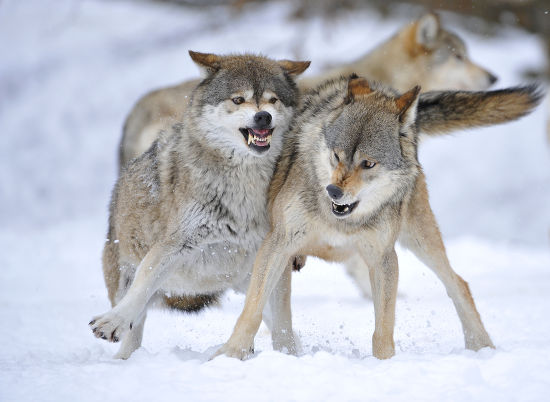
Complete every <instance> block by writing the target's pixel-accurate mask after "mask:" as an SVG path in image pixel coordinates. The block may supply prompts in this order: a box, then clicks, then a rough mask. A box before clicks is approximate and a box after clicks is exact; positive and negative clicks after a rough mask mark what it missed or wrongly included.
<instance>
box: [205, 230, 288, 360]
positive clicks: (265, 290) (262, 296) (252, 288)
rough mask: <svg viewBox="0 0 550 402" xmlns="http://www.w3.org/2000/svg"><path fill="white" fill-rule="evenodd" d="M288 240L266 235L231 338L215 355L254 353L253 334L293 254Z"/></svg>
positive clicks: (271, 234)
mask: <svg viewBox="0 0 550 402" xmlns="http://www.w3.org/2000/svg"><path fill="white" fill-rule="evenodd" d="M287 243H288V241H287V239H285V236H284V234H282V233H281V232H279V233H274V232H271V233H269V234H268V235H267V237H266V238H265V240H264V242H263V243H262V246H261V247H260V250H259V251H258V254H257V255H256V261H255V262H254V269H253V271H252V278H251V280H250V285H249V287H248V291H247V293H246V299H245V305H244V309H243V312H242V313H241V315H240V316H239V319H238V320H237V324H236V325H235V328H234V329H233V333H232V335H231V337H230V338H229V340H228V341H227V343H226V344H225V345H223V346H222V347H221V348H220V349H219V350H218V351H217V352H216V354H215V355H214V357H215V356H218V355H222V354H225V355H227V356H229V357H236V358H239V359H241V360H243V359H246V358H247V357H249V356H250V355H251V354H253V353H254V336H255V335H256V333H257V332H258V328H259V326H260V323H261V321H262V311H263V310H264V307H265V305H266V303H267V301H268V299H269V297H270V296H271V293H272V292H273V290H274V289H275V287H276V285H277V283H278V281H279V278H280V277H281V275H282V274H283V272H284V271H285V269H287V268H288V261H289V260H290V258H291V257H293V256H294V253H293V251H292V250H291V249H290V248H289V247H288V244H287ZM285 246H286V247H285ZM284 282H286V281H283V283H284ZM288 289H289V290H290V288H288ZM274 321H275V320H274ZM290 324H291V323H290ZM273 325H274V327H277V326H278V325H280V324H276V323H275V322H274V324H273ZM281 329H282V328H281Z"/></svg>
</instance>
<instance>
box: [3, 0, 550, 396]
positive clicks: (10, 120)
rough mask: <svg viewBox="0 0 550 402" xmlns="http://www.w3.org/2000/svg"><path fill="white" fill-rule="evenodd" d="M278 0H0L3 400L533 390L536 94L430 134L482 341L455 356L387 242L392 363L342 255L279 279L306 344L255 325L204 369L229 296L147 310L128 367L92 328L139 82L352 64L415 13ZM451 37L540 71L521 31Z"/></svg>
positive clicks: (440, 295)
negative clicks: (121, 151)
mask: <svg viewBox="0 0 550 402" xmlns="http://www.w3.org/2000/svg"><path fill="white" fill-rule="evenodd" d="M291 10H292V7H291V6H290V5H289V3H268V4H261V5H253V6H250V7H245V8H244V9H243V11H242V12H237V11H235V10H234V9H229V8H224V7H219V8H216V9H214V10H209V11H205V10H203V9H201V8H179V7H175V6H172V5H167V4H160V3H159V4H151V3H146V2H137V1H128V2H125V1H117V2H108V1H76V0H57V1H51V0H50V1H39V0H28V1H25V2H21V1H17V0H5V1H2V2H1V3H0V60H1V63H0V132H1V134H0V183H1V186H0V203H1V204H0V205H1V208H0V221H1V222H2V224H1V225H0V244H1V249H2V253H1V254H0V264H1V266H2V270H0V322H1V325H0V401H75V400H78V401H97V400H103V401H121V400H128V399H132V400H136V401H142V400H143V401H145V400H148V401H151V400H154V401H156V400H168V399H170V400H174V399H175V398H177V399H179V400H188V401H192V400H254V401H263V400H270V401H271V400H272V401H280V400H311V401H318V400H373V401H380V400H384V401H398V400H401V401H403V400H406V401H416V400H418V401H442V400H445V401H477V400H479V401H482V400H483V401H495V400H499V401H539V400H547V398H548V395H549V393H550V319H549V318H548V311H550V251H549V249H548V244H549V229H550V208H549V206H550V159H549V151H550V148H549V146H548V143H547V142H546V140H545V138H546V137H545V132H544V127H545V122H546V118H547V115H546V113H547V111H548V105H543V106H541V107H539V108H538V109H537V110H536V111H535V112H534V113H532V114H531V115H529V116H527V117H525V118H524V119H522V120H520V121H518V122H514V123H510V124H507V125H503V126H498V127H493V128H488V129H483V130H474V131H470V132H464V133H457V134H456V135H454V136H452V137H441V138H437V139H428V140H426V141H424V142H423V143H422V144H421V150H420V160H421V162H422V163H423V166H424V168H425V171H426V175H427V180H428V185H429V190H430V195H431V202H432V206H433V208H434V211H435V213H436V216H437V218H438V221H439V223H440V226H441V230H442V232H443V234H444V238H445V241H446V245H447V248H448V253H449V258H450V260H451V263H452V265H453V267H454V268H455V270H456V271H457V272H459V273H460V274H461V275H462V276H463V277H464V278H465V279H466V280H467V281H468V282H469V283H470V287H471V290H472V292H473V295H474V298H475V300H476V303H477V306H478V309H479V311H480V314H481V317H482V319H483V321H484V323H485V325H486V327H487V330H488V332H489V333H490V334H491V336H492V339H493V341H494V343H495V345H496V349H495V350H488V349H484V350H481V351H480V352H478V353H475V352H472V351H468V350H465V349H464V343H463V336H462V331H461V329H460V324H459V321H458V318H457V315H456V313H455V311H454V308H453V306H452V303H451V301H450V299H448V298H447V296H446V294H445V291H444V289H443V286H442V285H441V283H440V282H439V281H438V280H437V279H436V277H435V276H434V275H433V274H432V273H431V272H430V271H429V270H428V269H427V268H426V267H425V266H423V265H422V264H421V263H420V262H419V261H418V260H416V258H415V257H414V256H413V255H412V254H410V253H409V252H408V251H405V250H401V249H400V250H399V258H400V268H401V271H400V288H399V289H400V296H399V298H398V302H397V323H396V329H395V341H396V356H395V357H394V358H392V359H391V360H388V361H380V360H377V359H375V358H374V357H373V356H372V350H371V335H372V331H373V328H374V312H373V306H372V302H371V301H369V300H366V299H364V298H362V297H361V296H360V292H359V291H358V289H357V288H356V286H355V285H354V284H353V282H352V281H351V280H350V279H349V278H348V277H347V276H346V274H345V273H344V272H343V270H342V269H341V267H340V266H338V265H336V264H327V263H325V262H323V261H320V260H315V259H310V260H309V261H308V263H307V265H306V267H305V268H304V269H303V270H302V272H300V273H298V274H295V275H294V277H293V296H292V303H293V317H294V327H295V331H296V332H297V333H298V335H299V338H300V341H301V344H302V352H301V354H300V356H298V357H294V356H288V355H285V354H282V353H278V352H274V351H273V350H272V348H271V343H270V335H269V333H268V331H267V329H266V328H265V327H264V326H263V325H262V327H261V328H260V331H259V333H258V335H257V337H256V351H257V353H256V355H255V356H254V357H253V358H252V359H250V360H248V361H244V362H241V361H238V360H234V359H229V358H226V357H220V358H216V359H215V360H212V361H209V358H210V356H211V355H212V353H213V352H214V351H215V350H216V348H217V347H219V346H220V345H221V344H222V343H223V342H224V341H225V340H227V338H228V337H229V335H230V333H231V330H232V328H233V325H234V323H235V321H236V318H237V316H238V314H239V313H240V309H241V308H242V305H243V301H244V296H243V295H237V294H234V293H232V292H228V293H227V294H226V295H225V296H224V299H223V303H222V306H221V307H219V308H211V309H209V310H208V311H206V312H204V313H202V314H197V315H180V314H173V313H169V312H166V311H152V312H151V313H150V314H149V316H148V319H147V323H146V327H145V328H146V329H145V336H144V342H143V347H142V348H141V349H139V350H138V351H136V352H135V353H134V355H133V356H132V357H131V358H130V359H129V360H127V361H119V360H114V359H112V356H113V354H114V353H115V352H116V350H117V347H118V345H113V344H108V343H106V342H105V341H102V340H98V339H96V338H95V337H94V336H93V335H92V333H91V331H90V330H89V328H88V325H87V324H88V321H89V320H90V319H91V317H92V316H94V315H97V314H99V313H102V312H105V311H107V310H108V308H109V302H108V300H107V295H106V290H105V287H104V284H103V278H102V271H101V261H100V255H101V250H102V246H103V242H104V240H105V233H106V227H107V203H108V201H109V195H110V191H111V188H112V185H113V184H114V182H115V180H116V171H117V167H116V152H117V144H118V141H119V138H120V133H121V127H122V123H123V120H124V118H125V116H126V114H127V113H128V111H129V110H130V108H131V106H132V105H133V103H134V102H135V101H136V100H137V98H138V97H139V96H140V95H142V94H143V93H145V92H147V91H148V90H150V89H153V88H157V87H160V86H164V85H170V84H174V83H177V82H180V81H182V80H184V79H187V78H191V77H195V76H196V75H197V74H198V71H197V68H196V67H195V66H194V65H193V64H192V62H191V60H190V59H189V57H188V55H187V50H188V49H192V50H197V51H209V52H220V53H228V52H244V51H249V52H250V51H252V52H261V53H263V54H267V55H269V56H272V57H274V58H296V59H310V60H312V61H313V64H312V67H311V72H310V73H312V74H313V73H315V72H318V71H320V70H321V69H322V68H323V67H324V66H327V65H330V64H334V63H335V62H337V61H345V60H352V59H354V58H356V57H358V56H360V55H362V54H363V53H364V52H366V51H367V50H368V49H370V48H372V47H373V46H375V45H376V44H377V43H379V42H380V41H382V40H384V39H385V38H387V37H388V36H389V35H391V34H392V33H393V32H395V31H396V30H398V29H399V28H400V27H401V26H402V25H403V24H405V23H406V22H407V21H408V19H409V18H412V17H413V16H419V15H420V13H421V10H419V9H407V10H404V11H403V12H401V13H396V15H395V16H394V17H392V18H391V19H383V18H382V17H381V16H379V15H377V14H376V12H374V11H356V12H353V13H349V14H347V15H345V14H344V15H342V16H340V17H338V18H336V19H334V20H330V21H325V20H323V19H321V18H318V17H315V18H312V19H308V20H295V19H292V18H289V17H288V16H289V14H290V13H291ZM443 21H444V22H445V23H446V25H447V26H450V27H451V28H452V29H453V30H454V31H456V32H458V33H459V34H460V35H461V36H462V37H463V38H464V39H465V40H466V43H467V45H468V47H469V49H470V52H471V55H472V58H473V59H474V60H476V61H478V62H479V63H480V64H482V65H483V66H484V67H486V68H488V69H489V70H491V71H492V72H494V73H495V74H496V75H498V76H499V78H500V80H499V82H498V83H497V87H505V86H509V85H517V84H520V83H523V82H525V81H524V80H523V79H522V76H521V72H522V71H523V70H524V69H527V68H540V67H542V66H544V58H543V52H542V49H543V47H542V43H541V41H540V40H538V39H537V37H536V36H533V35H529V34H527V33H525V32H522V31H519V30H515V29H511V28H508V29H503V30H500V31H499V32H498V34H497V35H496V36H494V37H481V36H477V35H475V34H473V33H469V32H467V31H464V30H462V29H460V28H459V26H458V25H457V24H456V22H457V21H456V17H454V16H452V15H447V14H444V16H443Z"/></svg>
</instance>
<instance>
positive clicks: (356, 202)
mask: <svg viewBox="0 0 550 402" xmlns="http://www.w3.org/2000/svg"><path fill="white" fill-rule="evenodd" d="M419 90H420V88H419V87H414V88H413V89H411V90H409V91H407V92H405V93H404V94H402V95H399V94H398V93H396V92H394V91H392V90H389V89H386V88H384V87H382V86H380V85H377V84H374V83H369V82H368V81H367V80H365V79H363V78H357V77H356V76H351V77H350V78H342V79H339V80H334V81H329V82H328V83H325V84H323V85H321V86H320V87H319V88H318V89H317V90H316V91H314V92H313V93H310V94H309V95H307V96H305V98H304V99H303V107H302V109H301V110H300V112H299V114H298V117H297V120H296V122H295V124H294V125H293V127H294V128H293V130H292V131H290V132H289V133H288V137H287V141H286V143H285V144H286V145H285V148H284V150H283V155H282V156H281V160H280V161H279V163H278V164H277V169H276V172H275V174H274V176H273V181H272V183H271V186H270V190H269V191H270V194H269V214H270V218H271V230H270V231H269V233H268V235H267V236H266V238H265V240H264V242H263V243H262V245H261V247H260V249H259V251H258V254H257V256H256V261H255V263H254V268H253V272H252V278H251V280H250V285H249V288H248V291H247V295H246V300H245V306H244V309H243V311H242V313H241V315H240V317H239V319H238V321H237V323H236V325H235V329H234V331H233V334H232V335H231V337H230V338H229V340H228V342H227V343H226V344H225V345H224V346H223V347H222V348H221V349H220V350H219V351H218V352H217V354H216V355H219V354H225V355H228V356H232V357H238V358H241V359H243V358H246V357H248V356H249V355H250V354H251V353H253V350H254V336H255V334H256V332H257V330H258V326H259V324H260V321H261V318H262V310H263V306H264V304H265V302H266V301H267V299H268V297H269V296H270V295H271V292H272V289H274V288H275V286H276V284H277V283H278V281H280V280H281V278H285V279H284V280H285V281H289V280H290V279H289V278H287V276H288V275H289V273H288V263H287V262H288V260H289V259H290V258H292V257H293V256H294V255H313V256H317V257H320V258H323V259H325V260H330V261H346V260H347V259H348V258H349V257H350V256H351V255H357V256H358V257H359V258H360V259H361V260H362V261H363V269H364V270H365V271H366V272H368V274H369V276H370V282H371V286H372V294H373V302H374V308H375V329H374V334H373V337H372V350H373V354H374V356H375V357H377V358H379V359H386V358H390V357H391V356H393V355H394V353H395V347H394V341H393V329H394V320H395V300H396V294H397V278H398V261H397V255H396V253H395V243H396V242H397V241H399V242H400V243H401V244H402V245H403V246H405V247H407V248H409V249H410V250H411V251H412V252H413V253H415V255H416V256H417V257H418V258H419V259H420V260H421V261H422V262H424V263H425V264H426V265H427V266H428V267H429V268H430V269H431V270H433V271H434V272H435V274H436V275H437V277H438V278H439V279H440V280H441V281H442V282H443V284H444V286H445V289H446V291H447V294H448V295H449V297H450V298H451V300H452V301H453V303H454V306H455V308H456V311H457V313H458V317H459V318H460V321H461V324H462V329H463V332H464V341H465V344H466V347H467V348H468V349H472V350H478V349H480V348H483V347H493V342H492V341H491V339H490V337H489V335H488V333H487V331H486V330H485V328H484V326H483V323H482V321H481V318H480V315H479V313H478V311H477V308H476V306H475V303H474V299H473V297H472V295H471V293H470V290H469V287H468V284H467V283H466V282H465V281H464V280H463V279H462V278H461V277H460V276H459V275H458V274H457V273H456V272H455V271H454V270H453V269H452V268H451V265H450V263H449V260H448V258H447V255H446V252H445V247H444V244H443V241H442V239H441V235H440V232H439V229H438V226H437V222H436V220H435V217H434V215H433V213H432V210H431V208H430V204H429V201H428V192H427V188H426V182H425V178H424V174H423V172H422V167H421V166H420V163H419V161H418V157H417V142H418V132H419V131H423V132H428V133H433V132H449V131H452V130H455V129H465V128H469V127H475V126H482V125H489V124H496V123H502V122H506V121H509V120H513V119H516V118H518V117H520V116H522V115H524V114H526V113H528V112H529V111H530V110H531V109H532V108H533V107H534V106H535V105H536V104H537V103H538V102H539V100H540V98H541V94H540V93H539V92H538V91H537V89H536V88H535V87H524V88H515V89H505V90H500V91H492V92H461V91H455V92H452V91H440V92H428V93H425V94H422V95H420V96H419ZM285 290H286V292H288V293H290V287H289V288H287V289H285ZM279 291H280V289H279ZM289 297H290V296H286V297H285V298H289ZM289 333H290V334H292V331H290V332H289Z"/></svg>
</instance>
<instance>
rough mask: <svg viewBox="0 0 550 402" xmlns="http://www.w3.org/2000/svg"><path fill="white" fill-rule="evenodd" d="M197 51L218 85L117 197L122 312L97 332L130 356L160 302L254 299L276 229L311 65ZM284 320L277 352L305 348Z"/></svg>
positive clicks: (136, 165)
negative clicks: (280, 179)
mask: <svg viewBox="0 0 550 402" xmlns="http://www.w3.org/2000/svg"><path fill="white" fill-rule="evenodd" d="M190 53H191V56H192V58H193V60H194V61H195V62H196V63H197V64H199V65H200V66H201V67H202V68H203V69H204V70H206V78H205V79H204V80H203V81H202V82H201V83H200V85H199V86H198V87H197V88H196V90H195V91H194V92H193V95H192V100H191V103H190V108H189V113H188V114H187V115H186V116H185V119H184V120H183V121H182V122H181V123H179V124H176V125H174V126H173V127H172V129H171V131H170V132H166V133H163V134H162V135H161V136H160V138H159V139H158V140H156V141H155V142H154V143H153V145H152V146H151V147H150V148H149V150H148V151H146V152H145V153H144V154H143V155H142V156H141V157H139V158H138V159H136V160H135V161H134V162H133V163H131V164H130V165H129V166H128V168H127V169H126V170H125V171H123V173H122V175H121V177H120V179H119V181H118V182H117V184H116V186H115V189H114V191H113V197H112V202H111V207H110V218H109V234H108V241H107V243H106V244H105V249H104V258H103V269H104V274H105V280H106V284H107V288H108V291H109V297H110V299H111V302H112V304H113V306H114V307H113V309H112V310H111V311H109V312H108V313H106V314H103V315H102V316H98V317H96V318H94V320H92V322H91V326H92V329H93V331H94V333H95V335H96V336H98V337H100V338H103V339H107V340H110V341H115V342H116V341H118V340H122V346H121V348H120V351H119V353H118V354H117V357H120V358H127V357H129V355H130V354H131V353H132V352H133V351H134V350H135V349H136V348H137V347H139V344H140V343H141V336H142V334H141V332H142V331H143V322H144V320H145V314H146V310H147V307H148V305H150V304H151V303H153V302H154V301H155V299H159V297H163V296H164V295H165V294H167V293H168V294H172V295H185V296H193V295H198V296H199V297H202V298H204V297H205V296H204V295H207V297H206V300H207V301H208V300H210V299H211V298H210V297H208V295H216V294H219V292H222V291H223V290H225V289H227V288H233V289H236V290H241V291H242V290H244V289H245V286H246V284H247V282H248V278H249V275H250V270H251V267H252V263H253V259H254V256H255V254H256V251H257V248H258V247H259V245H260V243H261V241H262V239H263V237H264V236H265V234H266V231H267V229H268V228H269V221H268V216H267V213H266V207H267V190H268V186H269V182H270V180H271V176H272V174H273V170H274V166H275V162H276V160H277V158H278V156H279V154H280V152H281V149H282V142H283V134H284V133H285V132H286V131H287V130H288V128H289V124H290V122H291V119H292V116H293V112H294V108H295V106H296V104H297V101H298V91H297V88H296V85H295V84H294V79H293V77H294V76H295V75H297V74H299V73H301V72H302V71H303V70H305V69H306V68H307V66H308V65H309V63H308V62H290V61H285V60H283V61H279V62H277V61H273V60H270V59H267V58H265V57H261V56H251V55H245V56H224V57H222V56H216V55H209V54H202V53H195V52H190ZM260 113H261V114H260ZM266 113H267V114H269V116H270V117H269V119H268V120H269V121H267V120H265V119H266V118H265V114H266ZM258 116H260V118H258ZM262 119H263V120H262ZM259 122H260V123H261V124H263V126H261V127H259V126H257V125H258V124H260V123H259ZM266 144H267V145H266ZM266 149H267V151H266ZM282 303H284V301H282ZM274 304H276V301H275V303H274ZM168 305H169V306H171V307H174V306H176V305H177V303H168ZM273 311H274V313H273V322H272V326H273V327H274V328H275V329H277V328H280V329H281V331H282V332H281V331H279V332H278V334H277V333H275V334H274V335H273V338H274V343H277V342H278V344H280V347H283V346H284V347H287V348H289V349H291V348H293V347H294V345H289V344H286V343H285V341H284V339H283V338H284V336H283V335H282V334H284V332H285V330H286V329H288V324H287V323H281V322H280V321H281V320H282V319H283V318H284V317H282V315H283V314H284V312H282V311H281V308H280V307H278V306H276V305H275V306H274V307H273ZM287 315H288V314H287ZM290 328H291V327H290ZM272 329H273V328H272ZM277 337H279V338H277Z"/></svg>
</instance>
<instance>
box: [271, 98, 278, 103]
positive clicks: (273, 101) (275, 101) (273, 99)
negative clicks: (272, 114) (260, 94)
mask: <svg viewBox="0 0 550 402" xmlns="http://www.w3.org/2000/svg"><path fill="white" fill-rule="evenodd" d="M278 100H279V99H277V98H275V97H273V98H271V99H270V100H269V103H277V101H278Z"/></svg>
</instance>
